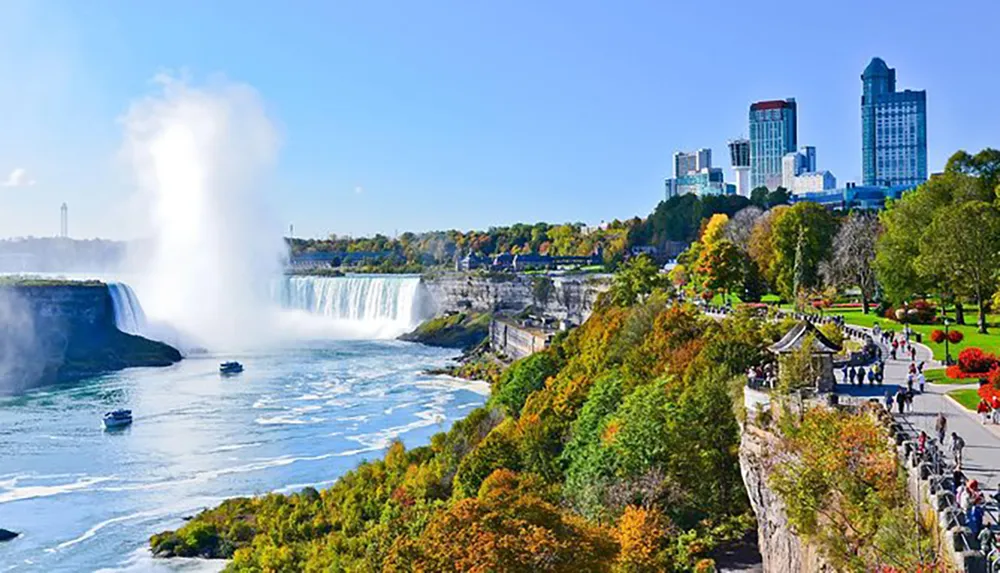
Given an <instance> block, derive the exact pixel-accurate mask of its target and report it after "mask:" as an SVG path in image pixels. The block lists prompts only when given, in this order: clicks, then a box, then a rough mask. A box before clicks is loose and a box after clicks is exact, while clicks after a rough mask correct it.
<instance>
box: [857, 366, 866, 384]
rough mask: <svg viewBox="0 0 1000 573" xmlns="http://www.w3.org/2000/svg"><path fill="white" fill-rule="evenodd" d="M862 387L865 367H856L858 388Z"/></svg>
mask: <svg viewBox="0 0 1000 573" xmlns="http://www.w3.org/2000/svg"><path fill="white" fill-rule="evenodd" d="M864 385H865V367H864V366H859V367H858V386H864Z"/></svg>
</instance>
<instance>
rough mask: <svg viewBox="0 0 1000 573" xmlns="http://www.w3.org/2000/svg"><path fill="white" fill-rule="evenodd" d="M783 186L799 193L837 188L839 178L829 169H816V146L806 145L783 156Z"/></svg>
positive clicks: (795, 193)
mask: <svg viewBox="0 0 1000 573" xmlns="http://www.w3.org/2000/svg"><path fill="white" fill-rule="evenodd" d="M781 186H782V187H784V188H785V189H786V190H787V191H788V192H789V193H791V194H792V195H798V194H801V193H811V192H815V191H826V190H828V189H835V188H836V187H837V178H836V177H834V176H833V173H830V172H829V171H817V170H816V148H815V147H812V146H806V147H803V148H802V149H801V150H799V151H795V152H792V153H786V154H785V155H784V156H783V157H782V158H781Z"/></svg>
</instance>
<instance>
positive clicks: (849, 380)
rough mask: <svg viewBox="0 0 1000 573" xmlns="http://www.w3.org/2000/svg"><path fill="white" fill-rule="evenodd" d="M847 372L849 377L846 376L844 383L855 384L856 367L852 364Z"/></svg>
mask: <svg viewBox="0 0 1000 573" xmlns="http://www.w3.org/2000/svg"><path fill="white" fill-rule="evenodd" d="M846 372H847V377H846V378H844V384H854V367H853V366H851V368H850V369H849V370H847V371H846Z"/></svg>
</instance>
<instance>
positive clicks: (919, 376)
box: [917, 370, 927, 394]
mask: <svg viewBox="0 0 1000 573" xmlns="http://www.w3.org/2000/svg"><path fill="white" fill-rule="evenodd" d="M926 383H927V377H926V376H924V372H923V371H922V370H921V371H919V372H917V385H918V386H919V387H920V393H921V394H923V393H924V384H926Z"/></svg>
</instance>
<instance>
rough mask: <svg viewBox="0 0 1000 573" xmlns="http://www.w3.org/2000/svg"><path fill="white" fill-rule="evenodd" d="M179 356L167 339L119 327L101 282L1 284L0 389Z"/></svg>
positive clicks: (158, 363) (157, 362)
mask: <svg viewBox="0 0 1000 573" xmlns="http://www.w3.org/2000/svg"><path fill="white" fill-rule="evenodd" d="M180 359H181V356H180V353H179V352H178V351H177V350H176V349H174V348H172V347H170V346H168V345H166V344H163V343H161V342H155V341H152V340H147V339H145V338H142V337H139V336H133V335H130V334H125V333H123V332H121V331H119V330H118V329H117V328H116V327H115V321H114V307H113V303H112V301H111V295H110V294H109V292H108V287H107V286H106V285H104V284H100V283H85V284H54V285H39V286H29V285H8V286H3V287H0V394H11V393H17V392H21V391H23V390H26V389H28V388H31V387H33V386H39V385H43V384H49V383H53V382H62V381H68V380H74V379H79V378H82V377H85V376H92V375H95V374H100V373H102V372H108V371H112V370H120V369H122V368H128V367H132V366H166V365H170V364H173V363H174V362H177V361H178V360H180Z"/></svg>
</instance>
